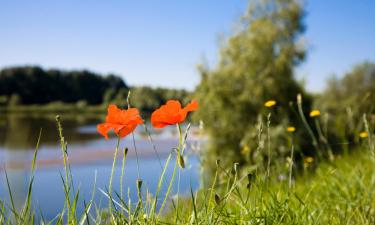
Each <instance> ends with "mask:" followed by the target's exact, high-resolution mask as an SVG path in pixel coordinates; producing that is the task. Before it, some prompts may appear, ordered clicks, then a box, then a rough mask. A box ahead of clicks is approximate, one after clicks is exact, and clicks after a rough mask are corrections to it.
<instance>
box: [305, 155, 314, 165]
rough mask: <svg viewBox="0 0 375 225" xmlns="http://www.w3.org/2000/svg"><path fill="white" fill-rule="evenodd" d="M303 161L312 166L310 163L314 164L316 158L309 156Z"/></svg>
mask: <svg viewBox="0 0 375 225" xmlns="http://www.w3.org/2000/svg"><path fill="white" fill-rule="evenodd" d="M303 161H304V162H305V163H307V164H310V163H312V162H314V158H313V157H311V156H307V157H305V158H304V160H303Z"/></svg>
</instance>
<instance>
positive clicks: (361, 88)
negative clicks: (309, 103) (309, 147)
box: [317, 62, 375, 148]
mask: <svg viewBox="0 0 375 225" xmlns="http://www.w3.org/2000/svg"><path fill="white" fill-rule="evenodd" d="M374 102H375V63H372V62H363V63H360V64H358V65H356V66H354V67H353V69H352V70H351V71H349V72H347V73H346V74H344V75H343V76H342V78H337V77H332V78H331V79H330V80H329V81H328V84H327V87H326V89H325V90H324V92H323V93H322V94H321V96H319V97H318V100H317V105H318V107H320V108H322V110H323V111H324V112H326V113H327V115H329V116H330V118H329V119H330V120H329V125H328V127H329V128H330V131H331V133H332V134H333V133H335V134H336V136H339V137H336V138H337V139H338V140H337V142H343V141H345V142H348V143H349V144H355V143H357V142H358V141H359V137H358V133H359V132H360V131H364V130H365V127H364V121H363V115H364V114H366V120H367V122H368V123H370V124H371V125H372V126H373V125H374V124H375V106H374ZM370 127H371V126H370ZM346 147H348V148H349V147H350V145H349V146H346Z"/></svg>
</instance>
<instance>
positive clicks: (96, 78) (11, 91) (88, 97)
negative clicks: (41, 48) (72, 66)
mask: <svg viewBox="0 0 375 225" xmlns="http://www.w3.org/2000/svg"><path fill="white" fill-rule="evenodd" d="M127 88H128V86H127V85H126V84H125V82H124V81H123V80H122V79H121V78H120V77H118V76H115V75H108V76H101V75H99V74H96V73H93V72H90V71H86V70H82V71H61V70H55V69H51V70H43V69H42V68H40V67H37V66H24V67H13V68H5V69H2V70H1V71H0V95H1V96H2V100H3V103H8V104H10V103H12V104H46V103H50V102H55V101H61V102H64V103H75V102H78V101H82V100H83V101H86V102H87V103H88V104H100V103H102V101H103V96H104V94H105V92H106V91H107V90H108V89H112V90H114V91H115V92H118V91H119V90H120V89H127ZM10 100H12V101H10Z"/></svg>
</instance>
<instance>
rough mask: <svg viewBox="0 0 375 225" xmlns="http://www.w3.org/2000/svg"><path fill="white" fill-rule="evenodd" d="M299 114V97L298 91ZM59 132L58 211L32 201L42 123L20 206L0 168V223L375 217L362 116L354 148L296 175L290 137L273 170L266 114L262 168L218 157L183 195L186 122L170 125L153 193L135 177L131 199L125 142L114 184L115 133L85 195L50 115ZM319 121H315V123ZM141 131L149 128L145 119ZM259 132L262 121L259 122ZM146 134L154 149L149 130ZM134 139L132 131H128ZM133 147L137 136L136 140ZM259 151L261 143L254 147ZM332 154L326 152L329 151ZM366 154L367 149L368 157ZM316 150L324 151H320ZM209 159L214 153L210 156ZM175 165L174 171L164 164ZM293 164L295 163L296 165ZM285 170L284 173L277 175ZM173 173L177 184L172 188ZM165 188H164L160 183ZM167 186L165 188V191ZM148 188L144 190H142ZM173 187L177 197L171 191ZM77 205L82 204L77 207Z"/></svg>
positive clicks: (374, 172) (369, 148)
mask: <svg viewBox="0 0 375 225" xmlns="http://www.w3.org/2000/svg"><path fill="white" fill-rule="evenodd" d="M298 102H299V111H300V113H301V114H302V115H301V117H302V120H304V121H306V118H304V115H303V112H302V99H299V101H298ZM56 123H57V130H58V134H59V137H60V146H61V154H62V156H63V163H64V171H63V173H61V174H60V176H61V182H62V191H63V192H64V196H65V198H64V199H65V200H64V207H63V209H62V210H61V212H60V213H59V214H58V215H56V217H55V218H54V219H52V220H51V221H46V220H45V219H44V217H43V212H38V211H37V210H36V209H37V206H36V205H34V204H33V203H32V202H33V201H32V192H33V191H32V190H33V182H34V173H35V169H36V167H37V165H36V161H37V155H38V148H39V142H40V138H41V136H42V131H40V134H39V138H38V140H37V144H36V148H35V151H34V156H33V160H32V163H31V170H30V171H31V172H30V179H29V185H28V192H27V196H26V199H25V203H24V205H23V207H22V208H21V209H18V208H16V205H15V203H14V199H13V192H12V190H13V189H12V185H11V182H10V181H9V179H8V173H7V171H6V170H5V172H4V173H5V182H6V186H7V188H8V193H9V200H2V199H0V224H25V225H26V224H74V225H75V224H77V225H78V224H374V223H375V159H374V144H373V140H372V138H373V137H372V135H371V128H370V125H369V124H368V122H367V120H366V117H364V124H365V128H366V131H367V132H368V133H369V137H368V138H367V139H366V142H365V143H366V144H364V145H363V146H361V147H360V149H358V154H356V155H347V156H343V157H342V158H341V159H337V157H335V159H334V160H333V159H332V160H333V161H331V162H329V163H324V162H323V163H321V164H320V165H319V166H318V167H317V169H316V170H315V171H313V170H312V169H311V168H312V164H311V163H310V164H307V165H306V167H305V168H306V173H305V174H304V175H301V176H294V175H295V174H296V173H293V171H295V170H293V169H294V168H295V167H294V160H295V155H294V146H293V137H292V141H291V145H290V148H291V155H290V162H289V164H288V165H287V169H286V170H285V168H284V169H283V168H274V169H273V170H271V167H270V162H269V160H270V158H271V156H272V152H271V142H272V139H271V136H270V135H269V132H271V130H270V123H271V117H270V116H268V119H267V141H268V145H267V146H268V147H267V149H266V151H267V153H268V156H269V159H268V161H267V167H266V169H265V170H258V169H257V170H256V171H254V170H251V172H248V171H245V170H239V167H238V166H239V165H238V164H237V163H233V165H232V166H231V167H229V168H227V167H225V166H224V165H222V164H221V163H220V161H219V160H217V161H216V170H215V174H214V176H213V177H212V179H211V182H209V183H210V185H209V186H208V187H206V188H205V187H202V188H201V189H199V190H197V191H194V190H193V189H192V188H191V187H190V193H189V194H188V195H180V193H179V181H180V176H181V173H180V172H181V170H183V169H184V168H185V167H186V165H185V159H184V157H185V155H186V154H185V150H186V148H187V143H186V141H187V139H188V133H189V128H190V125H188V126H187V128H186V130H185V131H183V129H182V127H181V126H180V125H177V127H176V129H177V131H178V134H179V143H178V145H177V146H176V148H174V149H172V150H171V152H170V153H169V155H168V157H167V158H166V160H165V161H164V162H162V161H161V160H160V158H159V156H158V155H157V157H158V158H159V162H160V166H161V168H162V170H161V174H160V177H159V181H158V183H157V189H156V191H155V193H152V194H153V195H154V196H153V197H152V196H151V193H149V192H148V191H147V190H146V192H144V191H142V180H141V178H140V176H138V179H137V192H138V201H137V202H136V203H133V202H132V199H131V198H130V190H129V189H128V190H127V195H126V192H124V190H123V182H124V179H126V178H125V177H124V176H125V175H124V174H125V172H124V171H125V169H126V160H127V153H128V148H124V150H123V151H124V153H123V158H122V161H121V175H120V177H119V179H120V190H113V178H114V168H115V166H116V164H117V162H116V160H117V154H118V151H119V150H120V139H118V141H117V145H116V148H115V153H114V158H113V164H112V170H111V175H110V178H109V186H108V188H104V189H99V192H98V193H97V192H96V189H97V188H96V181H95V182H94V187H93V192H92V196H91V198H90V199H89V200H88V201H86V200H85V199H82V196H81V193H80V189H79V188H78V189H75V185H74V181H73V175H72V171H71V169H70V162H69V157H68V156H69V154H68V147H67V142H66V140H65V137H64V134H63V125H62V121H61V118H60V117H56ZM316 126H320V124H316ZM306 129H307V130H308V131H309V133H310V134H311V135H312V136H311V138H312V140H313V145H314V146H315V147H316V148H317V149H319V148H320V146H319V145H318V144H319V142H318V140H321V141H322V143H324V144H327V145H326V147H327V148H329V146H328V141H327V140H326V139H324V138H325V136H324V132H323V131H322V130H321V128H320V127H319V128H317V129H319V134H318V135H319V136H318V137H315V135H314V133H313V132H312V129H311V127H310V126H309V124H307V122H306ZM145 130H146V132H148V131H147V128H146V127H145ZM259 132H262V127H261V126H260V127H259ZM148 135H149V140H150V141H151V144H152V145H153V148H154V150H155V152H156V154H157V151H156V148H155V145H154V143H153V142H152V137H151V135H150V134H149V133H148ZM133 140H134V139H133ZM134 148H135V150H136V146H135V140H134ZM258 150H259V151H261V150H263V149H258ZM330 154H332V152H331V153H330ZM369 156H371V157H369ZM319 157H323V156H321V155H319ZM212 160H215V159H212ZM171 166H173V171H172V175H171V176H170V177H169V176H167V170H168V169H169V168H170V167H171ZM296 169H297V168H296ZM285 172H286V174H287V178H286V179H282V176H281V175H282V174H284V173H285ZM176 177H177V190H174V187H175V185H176ZM165 189H166V190H165ZM163 190H165V191H163ZM144 193H146V194H144ZM174 193H177V195H176V198H172V195H173V194H174ZM97 194H100V195H102V196H104V197H105V198H106V199H107V200H108V205H106V206H103V205H99V204H97V203H96V202H95V201H94V197H95V195H97ZM78 207H81V208H83V210H82V212H79V210H78Z"/></svg>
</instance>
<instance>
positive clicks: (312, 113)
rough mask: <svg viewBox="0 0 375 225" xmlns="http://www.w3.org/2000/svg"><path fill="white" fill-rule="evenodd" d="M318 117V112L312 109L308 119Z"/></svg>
mask: <svg viewBox="0 0 375 225" xmlns="http://www.w3.org/2000/svg"><path fill="white" fill-rule="evenodd" d="M318 116H320V111H319V110H317V109H314V110H313V111H311V112H310V117H318Z"/></svg>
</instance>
